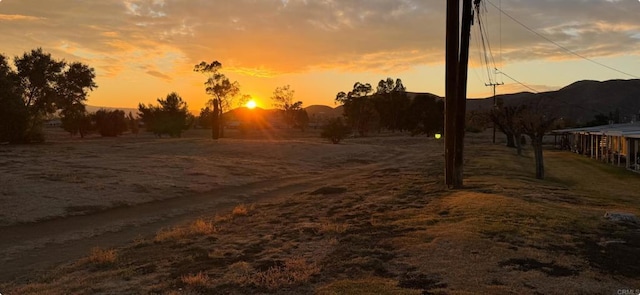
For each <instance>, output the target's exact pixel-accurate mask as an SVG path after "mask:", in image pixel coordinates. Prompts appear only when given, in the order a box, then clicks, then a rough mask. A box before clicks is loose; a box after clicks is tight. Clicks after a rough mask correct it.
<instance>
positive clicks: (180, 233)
mask: <svg viewBox="0 0 640 295" xmlns="http://www.w3.org/2000/svg"><path fill="white" fill-rule="evenodd" d="M215 232H216V227H215V226H214V225H213V222H210V221H205V220H203V219H198V220H196V221H194V222H193V223H191V224H189V225H187V226H178V227H174V228H171V229H168V230H161V231H160V232H158V233H157V234H156V237H155V239H154V240H155V241H156V242H164V241H176V240H181V239H184V238H188V237H196V236H206V235H211V234H213V233H215Z"/></svg>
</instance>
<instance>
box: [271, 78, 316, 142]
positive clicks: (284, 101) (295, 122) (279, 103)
mask: <svg viewBox="0 0 640 295" xmlns="http://www.w3.org/2000/svg"><path fill="white" fill-rule="evenodd" d="M294 93H295V91H294V90H293V89H291V86H289V85H285V86H282V87H276V89H275V90H274V91H273V95H272V96H271V100H272V101H273V106H274V107H275V108H276V109H278V110H279V111H280V113H281V114H282V117H283V118H284V121H285V123H286V124H287V125H288V126H289V127H290V128H294V127H298V128H300V129H301V130H302V131H304V129H305V127H306V125H307V124H308V123H309V116H308V115H307V112H306V111H305V110H304V109H302V101H295V102H294V99H293V96H294Z"/></svg>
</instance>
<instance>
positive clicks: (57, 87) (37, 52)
mask: <svg viewBox="0 0 640 295" xmlns="http://www.w3.org/2000/svg"><path fill="white" fill-rule="evenodd" d="M14 64H15V67H16V70H15V71H14V70H13V69H12V68H10V67H9V64H8V62H7V59H6V57H4V56H2V55H0V83H1V84H3V85H1V86H2V90H1V92H2V93H1V94H2V97H1V98H0V100H1V102H0V103H2V108H5V107H6V109H3V111H2V113H1V114H2V116H0V128H1V129H3V131H0V137H2V139H1V140H3V141H4V140H6V141H9V142H15V143H17V142H38V141H43V140H44V135H43V134H42V122H43V120H44V119H45V118H46V117H47V116H49V115H52V114H54V113H55V112H56V111H59V110H63V109H65V108H67V107H69V108H73V109H74V110H75V109H77V106H78V104H84V101H85V99H86V95H87V93H88V91H90V90H93V89H94V88H96V87H97V86H96V84H95V83H94V81H93V79H94V78H95V74H94V70H93V69H92V68H90V67H88V66H86V65H84V64H81V63H77V62H76V63H71V64H67V63H66V62H64V61H59V60H55V59H53V58H52V57H51V55H50V54H48V53H45V52H43V51H42V49H41V48H38V49H34V50H31V52H28V53H24V54H23V55H22V56H18V57H15V58H14ZM18 99H19V102H20V104H21V106H19V105H18ZM70 112H71V111H69V112H68V113H70Z"/></svg>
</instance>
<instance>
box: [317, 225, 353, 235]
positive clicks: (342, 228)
mask: <svg viewBox="0 0 640 295" xmlns="http://www.w3.org/2000/svg"><path fill="white" fill-rule="evenodd" d="M347 229H349V224H347V223H333V222H326V223H323V224H321V225H320V228H318V233H320V234H342V233H344V232H346V231H347Z"/></svg>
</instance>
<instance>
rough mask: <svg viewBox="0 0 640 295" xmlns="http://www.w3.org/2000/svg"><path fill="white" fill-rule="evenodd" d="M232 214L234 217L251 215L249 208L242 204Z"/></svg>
mask: <svg viewBox="0 0 640 295" xmlns="http://www.w3.org/2000/svg"><path fill="white" fill-rule="evenodd" d="M231 214H232V215H233V216H246V215H247V214H249V208H248V207H247V206H246V205H245V204H240V205H238V206H235V207H234V208H233V210H232V211H231Z"/></svg>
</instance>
